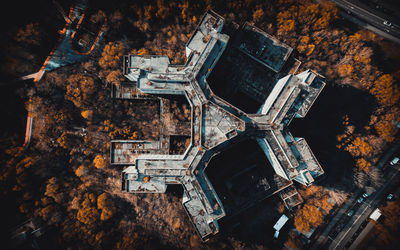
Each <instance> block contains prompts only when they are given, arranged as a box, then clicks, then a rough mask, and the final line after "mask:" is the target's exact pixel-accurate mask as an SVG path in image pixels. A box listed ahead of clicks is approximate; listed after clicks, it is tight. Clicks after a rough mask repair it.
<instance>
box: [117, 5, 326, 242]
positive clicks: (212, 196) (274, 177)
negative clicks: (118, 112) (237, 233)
mask: <svg viewBox="0 0 400 250" xmlns="http://www.w3.org/2000/svg"><path fill="white" fill-rule="evenodd" d="M224 22H225V20H224V19H223V18H222V17H221V16H219V15H218V14H216V13H215V12H212V11H207V12H206V13H205V15H204V16H203V18H202V19H201V21H200V23H199V25H198V26H197V28H196V30H195V31H194V33H193V34H192V37H191V38H190V39H189V41H188V43H187V45H186V56H187V63H186V64H185V65H170V61H169V59H168V57H165V56H158V55H157V56H142V55H141V56H139V55H127V56H125V57H124V65H123V70H124V75H125V77H126V78H127V79H129V80H130V81H132V82H133V83H134V84H133V85H135V86H136V88H137V90H139V91H140V92H142V93H145V94H149V95H171V96H177V97H178V96H179V97H181V98H182V97H183V98H186V99H187V102H188V104H189V105H190V111H191V116H190V123H189V122H186V123H182V124H179V126H178V122H176V124H172V123H171V121H170V122H169V123H166V122H165V121H166V120H167V117H166V116H164V115H163V114H165V112H164V110H165V109H164V108H165V106H166V105H168V104H167V103H165V102H161V104H160V114H161V115H160V120H161V124H163V126H161V132H160V138H159V140H153V141H129V140H125V141H123V140H119V141H112V143H111V161H112V163H113V164H120V165H126V166H127V167H126V168H125V169H124V170H123V171H122V173H121V180H122V187H121V188H122V190H123V191H126V192H131V193H143V192H145V193H149V192H153V193H163V192H165V191H166V186H167V185H168V184H182V185H183V187H184V194H183V199H182V203H183V206H184V208H185V210H186V212H187V214H188V216H189V218H190V220H191V222H192V223H193V225H194V227H195V229H196V231H197V233H198V234H199V236H200V237H201V238H202V239H203V240H207V239H208V238H209V237H211V236H212V235H214V234H216V233H218V232H219V226H218V220H219V219H221V218H223V217H225V216H226V215H227V212H228V213H229V214H234V213H235V212H237V211H240V210H242V209H245V208H246V207H249V206H251V204H254V203H255V202H257V201H260V200H263V199H265V198H267V197H269V196H271V195H273V194H278V195H279V196H280V197H281V198H282V200H283V201H284V202H285V204H286V206H287V207H289V208H291V207H293V206H296V205H297V204H299V203H300V202H301V197H300V195H299V194H298V192H297V190H296V188H295V187H294V186H293V185H292V184H293V181H297V182H299V183H301V184H302V185H305V186H308V185H311V184H312V183H313V181H314V179H315V178H317V177H318V176H320V175H322V174H323V173H324V171H323V169H322V167H321V166H320V165H319V163H318V161H317V159H316V157H315V156H314V155H313V153H312V152H311V150H310V148H309V147H308V145H307V143H306V141H305V140H304V139H303V138H297V137H293V136H292V135H291V133H290V131H289V129H288V125H289V123H290V121H291V120H292V119H294V118H298V117H304V116H305V115H306V114H307V112H308V110H309V109H310V107H311V106H312V104H313V103H314V100H315V99H316V98H317V97H318V95H319V93H320V92H321V91H322V89H323V87H324V85H325V83H324V82H323V77H321V76H320V75H318V74H317V73H314V72H312V71H310V70H306V71H304V72H301V73H297V68H298V66H299V61H297V60H294V59H293V58H291V57H290V55H291V52H292V48H290V47H288V46H287V45H285V44H283V43H281V42H279V41H278V40H276V39H275V38H274V37H272V36H271V35H268V34H266V33H265V32H263V31H261V30H259V29H258V28H256V27H253V26H251V25H249V24H248V23H246V24H245V25H244V26H243V27H242V28H241V29H239V30H238V29H226V30H230V33H229V32H228V33H229V34H226V33H224V28H223V27H224ZM214 71H216V74H215V75H213V72H214ZM211 82H213V83H212V84H209V83H211ZM218 82H219V83H221V84H220V85H219V88H215V86H217V84H218ZM232 82H233V84H231V85H229V84H230V83H232ZM210 86H211V87H210ZM217 89H219V91H215V90H217ZM214 91H215V92H214ZM221 91H222V92H221ZM224 91H225V94H223V95H222V96H219V95H220V93H223V92H224ZM127 92H129V93H127ZM116 93H120V94H116V96H117V98H122V99H124V98H126V99H129V98H131V97H132V94H130V91H129V90H128V91H126V90H123V89H121V90H119V92H116ZM124 93H126V94H124ZM241 93H243V96H247V97H250V99H251V98H253V99H254V103H253V106H254V107H257V108H256V109H254V110H252V111H246V110H245V111H243V110H241V109H240V108H238V107H236V106H235V103H231V102H230V101H231V100H232V98H231V97H232V96H236V97H240V94H241ZM246 100H249V98H247V99H246ZM168 124H169V125H171V126H169V125H168ZM180 126H182V127H180ZM168 127H174V129H170V128H168ZM184 127H186V129H183V128H184ZM172 134H173V135H174V136H186V138H187V140H186V141H185V143H186V144H185V145H186V146H187V148H186V149H185V151H184V152H183V153H182V152H180V153H179V154H170V152H171V151H170V150H169V147H170V142H171V141H170V138H171V137H170V136H171V135H172ZM249 139H251V140H252V142H253V143H252V145H253V146H254V145H255V147H256V148H257V150H250V151H248V148H246V147H247V146H244V145H245V144H242V142H243V141H246V140H249ZM234 145H238V151H237V152H238V153H237V155H238V156H241V157H240V158H239V159H237V160H235V161H233V162H231V163H228V162H230V160H231V159H227V160H225V161H223V162H221V163H220V164H221V165H225V167H227V168H224V169H220V170H221V171H220V172H219V173H218V175H219V176H220V177H221V176H223V178H221V179H218V178H217V179H215V178H213V180H212V181H210V180H209V178H208V177H207V174H206V168H207V167H211V166H213V164H212V162H215V160H214V159H217V158H214V157H216V156H217V155H219V154H221V153H223V152H224V151H227V150H229V149H230V148H232V147H234ZM255 152H257V154H258V155H257V156H256V155H255ZM232 158H234V157H232ZM259 159H261V160H259ZM217 169H219V167H216V166H213V168H212V169H208V170H207V173H209V172H210V171H211V172H212V171H214V170H217ZM214 186H215V187H216V188H214Z"/></svg>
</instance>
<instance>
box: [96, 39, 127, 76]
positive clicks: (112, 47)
mask: <svg viewBox="0 0 400 250" xmlns="http://www.w3.org/2000/svg"><path fill="white" fill-rule="evenodd" d="M124 50H125V48H124V47H123V46H122V44H120V43H113V42H109V43H108V44H106V46H105V47H104V49H103V52H102V53H101V58H100V60H99V65H100V67H102V68H103V69H107V68H117V67H118V66H119V64H120V62H121V58H122V56H123V55H124Z"/></svg>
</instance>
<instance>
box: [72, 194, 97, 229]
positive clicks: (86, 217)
mask: <svg viewBox="0 0 400 250" xmlns="http://www.w3.org/2000/svg"><path fill="white" fill-rule="evenodd" d="M95 206H96V199H95V196H94V195H93V194H88V193H86V194H85V197H84V200H83V201H82V203H81V206H80V208H79V210H78V213H77V214H76V218H77V219H78V221H80V222H82V223H84V224H86V225H92V224H93V223H94V222H95V221H96V220H97V219H98V217H99V212H98V211H97V209H96V207H95Z"/></svg>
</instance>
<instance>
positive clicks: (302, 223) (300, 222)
mask: <svg viewBox="0 0 400 250" xmlns="http://www.w3.org/2000/svg"><path fill="white" fill-rule="evenodd" d="M322 222H323V216H322V213H321V211H320V210H319V209H318V208H317V207H315V206H313V205H310V204H305V205H304V206H303V208H302V209H300V210H299V211H298V212H297V213H296V216H295V217H294V225H295V227H296V229H297V230H298V231H299V232H308V231H309V230H310V228H311V227H317V226H319V225H321V224H322Z"/></svg>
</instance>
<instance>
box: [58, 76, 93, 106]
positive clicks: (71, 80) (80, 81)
mask: <svg viewBox="0 0 400 250" xmlns="http://www.w3.org/2000/svg"><path fill="white" fill-rule="evenodd" d="M67 82H68V84H67V86H66V88H67V90H66V93H65V98H66V99H67V100H70V101H72V102H73V103H74V105H75V106H76V107H78V108H83V107H85V106H88V105H89V103H90V102H91V101H93V94H94V93H95V90H96V88H95V87H96V86H95V83H94V79H93V78H92V77H90V76H86V75H82V74H73V75H71V76H70V77H68V79H67Z"/></svg>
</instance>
